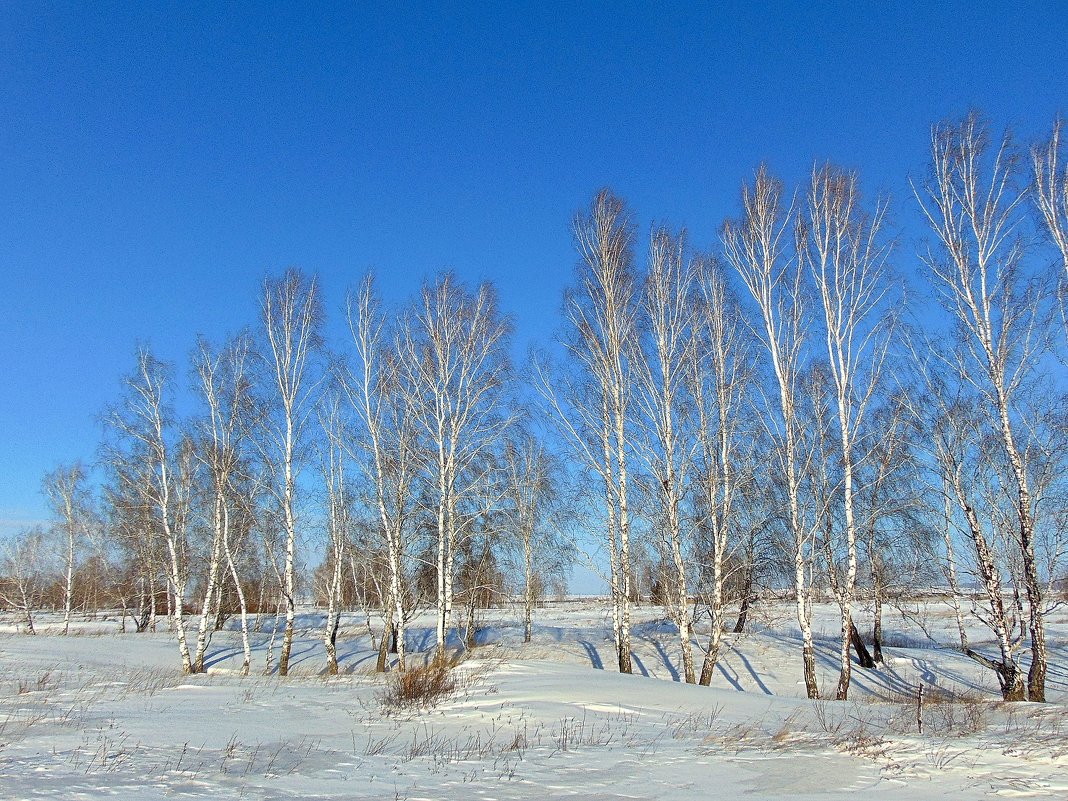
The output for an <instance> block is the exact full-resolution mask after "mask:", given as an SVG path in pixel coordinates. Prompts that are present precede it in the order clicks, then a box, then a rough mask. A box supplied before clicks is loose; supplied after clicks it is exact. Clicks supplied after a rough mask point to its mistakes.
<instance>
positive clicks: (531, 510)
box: [502, 427, 571, 642]
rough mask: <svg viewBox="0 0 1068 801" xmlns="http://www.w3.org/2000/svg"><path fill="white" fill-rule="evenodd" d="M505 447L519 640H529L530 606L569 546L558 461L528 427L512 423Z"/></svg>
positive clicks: (559, 567)
mask: <svg viewBox="0 0 1068 801" xmlns="http://www.w3.org/2000/svg"><path fill="white" fill-rule="evenodd" d="M517 428H519V430H517V431H515V432H513V434H512V436H510V437H509V438H508V441H507V442H506V444H505V447H504V453H503V456H502V461H503V463H504V472H505V479H504V480H505V488H504V495H505V503H504V509H505V515H506V518H507V522H506V525H507V526H508V528H509V529H510V532H511V534H512V541H513V543H514V544H515V545H516V546H517V547H518V550H519V552H520V559H519V562H520V565H519V572H520V573H521V575H522V577H523V586H522V595H523V642H530V641H531V638H532V636H533V629H534V608H535V606H536V605H537V602H538V598H539V596H540V595H541V592H542V591H543V590H544V587H545V585H546V584H547V583H548V581H549V579H550V578H552V577H553V576H554V575H555V574H559V573H560V572H561V571H562V570H563V568H564V566H565V565H566V564H567V560H568V555H569V553H570V550H571V549H570V548H569V547H568V544H567V543H566V542H564V541H563V539H562V538H561V537H560V536H559V532H560V531H561V528H562V520H561V519H560V516H561V513H562V511H563V510H562V508H561V507H560V505H559V493H560V487H559V481H560V465H559V462H558V460H557V457H556V455H555V454H554V453H553V452H552V451H550V450H549V449H548V448H547V447H546V446H545V444H544V443H543V442H541V441H540V440H539V439H538V437H536V436H535V435H534V434H533V433H532V432H531V431H530V430H529V429H523V428H521V427H517Z"/></svg>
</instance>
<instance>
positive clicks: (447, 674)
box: [382, 660, 457, 711]
mask: <svg viewBox="0 0 1068 801" xmlns="http://www.w3.org/2000/svg"><path fill="white" fill-rule="evenodd" d="M456 686H457V685H456V678H455V676H453V673H452V668H451V666H450V665H448V664H447V663H445V662H442V661H437V660H435V661H433V662H431V663H429V664H427V665H424V666H421V667H414V668H409V669H408V670H405V671H398V672H396V673H391V674H389V676H388V677H387V678H386V688H385V690H384V691H383V693H382V704H383V705H384V706H385V707H386V708H387V709H390V710H398V711H414V710H417V709H429V708H431V707H433V706H435V705H437V704H438V703H440V702H441V701H443V700H445V699H446V698H448V697H449V696H450V695H452V693H453V692H454V691H455V690H456Z"/></svg>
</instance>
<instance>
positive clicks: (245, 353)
mask: <svg viewBox="0 0 1068 801" xmlns="http://www.w3.org/2000/svg"><path fill="white" fill-rule="evenodd" d="M251 348H252V345H251V342H250V339H249V337H248V336H247V335H240V336H238V337H236V338H234V339H233V340H232V341H231V342H229V343H228V344H227V345H226V346H225V347H224V348H223V349H222V350H221V351H217V350H216V349H215V348H213V347H212V346H211V345H210V344H209V343H208V342H207V341H206V340H203V339H201V340H200V342H199V348H198V352H197V356H196V361H195V365H194V369H195V372H196V375H197V378H198V382H199V385H200V392H201V393H202V395H203V398H204V403H205V405H206V406H207V412H208V413H207V417H206V418H205V419H204V420H203V421H202V422H201V426H200V428H201V432H200V439H201V445H200V448H199V454H198V455H199V458H200V459H201V461H202V462H203V464H204V466H205V468H206V469H207V471H208V475H209V481H210V510H209V513H208V514H209V517H210V520H211V531H212V538H211V544H210V547H209V555H208V564H207V572H206V579H205V582H204V594H203V598H202V603H201V612H200V623H199V626H198V628H197V642H196V650H195V652H194V658H193V669H194V672H197V673H199V672H202V671H203V669H204V656H205V653H206V651H207V646H208V644H209V642H210V639H211V629H210V628H209V625H208V623H209V618H210V617H211V612H212V604H213V602H214V601H215V600H216V597H217V596H218V595H220V594H221V583H222V582H223V580H224V579H223V572H224V571H228V573H229V577H230V579H231V580H232V582H233V585H234V589H235V592H236V594H237V596H238V602H239V607H240V614H241V639H242V646H243V649H244V662H243V664H242V673H244V674H247V673H248V670H249V666H250V663H251V659H252V651H251V645H250V642H249V632H248V604H247V601H246V599H245V593H244V589H243V588H242V586H241V576H240V574H239V572H238V569H237V560H236V558H235V540H236V539H237V537H236V536H235V534H234V531H233V529H234V525H233V523H234V519H235V518H236V517H238V516H239V512H238V511H237V510H236V508H235V507H236V506H237V505H238V504H240V502H241V501H240V499H239V498H238V497H237V484H238V482H239V480H240V477H239V475H238V473H239V471H240V469H241V464H242V461H243V459H244V458H245V457H244V455H243V453H242V450H243V448H244V447H245V445H246V443H247V440H248V436H249V429H250V427H251V423H252V414H253V411H252V404H253V399H252V395H251V393H252V379H251V375H250V369H251V364H250V361H251V359H252V351H251ZM216 605H217V604H216Z"/></svg>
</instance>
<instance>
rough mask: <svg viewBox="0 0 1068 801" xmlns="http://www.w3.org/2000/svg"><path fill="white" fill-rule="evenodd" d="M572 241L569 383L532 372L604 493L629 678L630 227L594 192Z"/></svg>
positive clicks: (619, 649)
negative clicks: (573, 277)
mask: <svg viewBox="0 0 1068 801" xmlns="http://www.w3.org/2000/svg"><path fill="white" fill-rule="evenodd" d="M572 235H573V237H574V240H575V247H576V249H577V250H578V252H579V256H580V261H579V264H578V268H577V276H576V284H575V286H574V287H572V288H571V289H570V290H569V291H568V292H567V293H566V294H565V297H564V315H565V325H566V329H567V330H566V334H565V337H564V340H563V342H564V347H565V348H566V350H567V354H568V357H569V358H570V359H571V360H572V367H573V373H574V374H573V376H568V374H567V373H566V372H565V373H563V374H562V375H561V376H560V377H559V378H558V379H557V382H558V383H559V384H560V386H559V387H555V386H554V381H553V380H551V379H549V378H548V376H547V374H546V371H545V368H544V367H542V368H540V369H539V373H540V383H541V387H540V389H541V391H542V395H543V397H544V398H545V399H546V401H547V403H548V406H549V413H550V414H549V416H550V418H551V419H552V420H553V421H554V423H555V424H556V425H557V426H559V428H560V429H561V430H562V432H563V433H564V435H565V436H566V437H567V440H568V442H569V444H570V445H571V446H572V448H573V450H574V452H575V453H576V454H577V455H578V456H579V457H580V459H581V461H582V463H583V464H584V465H585V466H586V468H587V469H589V470H591V471H593V472H594V473H595V474H596V475H598V476H599V477H600V480H601V482H602V484H603V487H604V499H603V503H604V509H605V529H606V530H605V545H606V550H607V551H608V556H609V576H608V580H609V588H610V591H611V595H612V630H613V635H614V639H615V645H616V654H617V661H618V665H619V671H620V672H621V673H630V672H631V671H632V659H631V645H630V644H631V635H630V629H631V623H630V619H631V608H630V604H631V596H632V587H631V582H632V579H633V575H632V570H631V567H632V566H631V543H630V534H631V532H630V524H631V521H630V516H631V512H630V506H629V497H628V491H629V474H628V460H629V457H630V453H631V450H632V447H633V443H632V442H631V438H632V434H631V431H630V428H631V426H630V422H629V418H628V414H629V412H628V408H629V405H630V402H631V399H632V396H633V392H634V376H633V373H632V371H631V367H630V364H629V359H628V356H629V354H630V353H631V352H632V350H633V343H634V342H635V339H636V336H637V328H636V317H637V307H636V297H637V292H638V287H637V281H636V278H635V274H634V264H633V261H634V257H633V241H634V226H633V224H632V222H631V220H630V217H629V214H628V212H627V209H626V205H625V204H624V202H623V200H622V199H621V198H619V197H617V196H616V195H614V194H613V193H612V192H611V191H610V190H607V189H604V190H602V191H601V192H599V193H598V194H597V195H596V196H595V197H594V199H593V202H592V203H591V204H590V208H589V210H588V211H586V212H582V213H579V214H577V215H576V216H575V219H574V222H573V223H572Z"/></svg>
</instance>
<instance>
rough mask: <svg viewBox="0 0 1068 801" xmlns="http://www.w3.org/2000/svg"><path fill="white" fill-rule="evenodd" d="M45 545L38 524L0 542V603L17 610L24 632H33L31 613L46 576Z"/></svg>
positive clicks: (36, 608)
mask: <svg viewBox="0 0 1068 801" xmlns="http://www.w3.org/2000/svg"><path fill="white" fill-rule="evenodd" d="M45 546H46V543H45V533H44V530H43V529H41V528H39V527H37V528H32V529H29V530H27V531H20V532H19V533H18V534H16V535H15V536H13V537H11V538H10V539H7V540H6V541H5V542H4V543H3V544H2V545H0V602H3V604H4V606H6V607H8V608H10V609H12V610H16V611H18V612H20V613H21V615H22V625H23V627H24V628H25V632H26V633H27V634H37V629H36V627H35V626H34V624H33V615H34V613H35V612H36V611H37V610H38V609H40V608H41V603H42V600H43V596H44V591H45V584H46V582H47V580H48V578H49V576H48V573H47V571H46V565H45V562H46V558H45V550H46V547H45ZM16 630H17V629H16Z"/></svg>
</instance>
